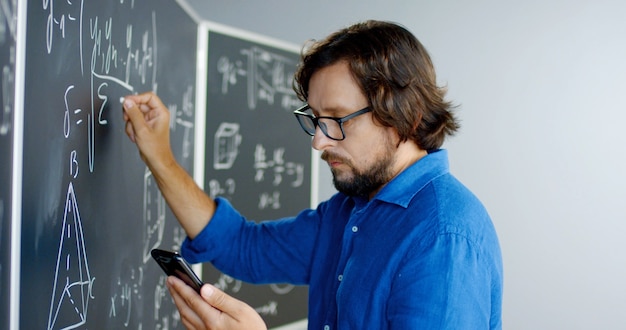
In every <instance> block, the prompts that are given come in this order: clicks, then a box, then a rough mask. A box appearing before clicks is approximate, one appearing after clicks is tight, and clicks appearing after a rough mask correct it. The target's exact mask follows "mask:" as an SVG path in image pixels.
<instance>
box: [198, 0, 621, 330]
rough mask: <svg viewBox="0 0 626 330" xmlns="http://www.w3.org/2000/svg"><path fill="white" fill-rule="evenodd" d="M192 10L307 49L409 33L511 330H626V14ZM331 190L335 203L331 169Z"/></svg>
mask: <svg viewBox="0 0 626 330" xmlns="http://www.w3.org/2000/svg"><path fill="white" fill-rule="evenodd" d="M188 2H189V4H190V5H191V6H192V7H194V8H196V9H197V11H198V14H199V15H200V16H201V17H203V18H205V19H208V20H211V21H214V22H219V23H223V24H227V25H230V26H234V27H237V28H242V29H245V30H250V31H254V32H257V33H261V34H264V35H268V36H271V37H274V38H278V39H282V40H285V41H289V42H292V43H297V44H301V43H302V42H303V41H305V40H306V39H308V38H322V37H324V36H325V35H326V34H327V33H329V32H332V31H334V30H336V29H337V28H340V27H343V26H345V25H348V24H350V23H353V22H355V21H359V20H363V19H367V18H376V19H385V20H393V21H397V22H400V23H402V24H404V25H405V26H407V27H408V28H409V29H410V30H411V31H413V32H414V33H415V34H416V35H417V36H418V38H419V39H420V40H421V41H422V42H423V43H424V44H425V46H426V47H427V49H429V51H430V53H431V55H432V57H433V59H434V62H435V65H436V67H437V69H438V72H439V80H440V81H441V83H445V84H447V85H448V87H449V96H450V98H451V99H452V100H453V101H455V102H457V103H458V104H459V105H460V107H459V109H458V114H459V116H460V118H461V120H462V125H463V127H462V129H461V132H460V133H459V134H458V135H457V136H456V137H454V138H453V139H452V140H450V141H449V142H448V143H447V144H446V147H447V148H448V149H450V154H451V163H452V164H451V166H452V171H453V173H455V174H456V175H457V176H458V177H459V178H460V179H461V180H462V181H463V182H465V183H466V184H467V185H468V186H469V187H470V188H471V189H472V190H473V191H474V192H475V193H476V194H477V195H478V196H479V197H480V198H481V200H482V201H483V202H484V203H485V205H486V206H487V208H488V209H489V211H490V213H491V215H492V217H493V220H494V223H495V225H496V227H497V230H498V233H499V237H500V241H501V245H502V249H503V257H504V265H505V293H504V323H505V329H617V328H624V327H625V326H626V321H624V313H625V312H626V253H625V252H626V239H625V238H626V174H625V173H623V172H624V170H625V169H626V147H625V146H624V144H625V143H626V130H625V129H622V126H624V123H626V100H625V95H626V2H623V1H609V0H600V1H591V0H589V1H582V0H579V1H565V0H557V1H547V0H544V1H539V0H528V1H498V0H482V1H472V2H470V1H463V0H458V1H452V0H444V1H425V0H415V1H391V0H387V1H356V0H344V1H330V0H322V1H303V0H289V1H287V0H280V1H279V0H269V1H215V0H188ZM294 124H295V123H294ZM321 180H322V182H321V198H325V197H327V196H329V195H330V194H332V193H333V188H332V184H331V180H330V175H329V172H328V170H327V168H326V166H325V164H323V165H322V179H321Z"/></svg>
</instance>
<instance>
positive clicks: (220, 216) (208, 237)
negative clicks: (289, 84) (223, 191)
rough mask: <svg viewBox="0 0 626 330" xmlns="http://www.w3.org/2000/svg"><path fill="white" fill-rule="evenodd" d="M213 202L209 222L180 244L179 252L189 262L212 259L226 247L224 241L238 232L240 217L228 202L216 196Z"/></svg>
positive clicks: (229, 240)
mask: <svg viewBox="0 0 626 330" xmlns="http://www.w3.org/2000/svg"><path fill="white" fill-rule="evenodd" d="M215 204H216V208H215V213H214V214H213V217H212V218H211V220H210V221H209V223H208V224H207V225H206V226H205V227H204V229H202V231H201V232H200V233H199V234H198V236H196V237H195V238H194V239H193V240H192V239H190V238H189V237H187V238H185V241H184V242H183V244H182V246H181V250H180V254H181V255H182V256H183V257H184V258H185V259H186V260H187V261H189V263H192V264H195V263H199V262H208V261H213V259H214V258H216V257H217V256H219V255H221V254H222V251H221V249H224V248H226V249H228V247H226V246H227V244H225V243H226V242H232V241H233V240H232V239H231V238H230V236H232V235H233V234H236V233H237V232H239V230H238V229H237V228H238V227H239V226H238V224H240V223H241V222H240V221H237V220H238V219H242V217H241V215H240V214H239V213H238V212H237V211H236V210H235V209H234V208H233V206H232V205H231V204H230V202H228V200H226V199H224V198H221V197H217V198H215ZM241 221H243V220H241Z"/></svg>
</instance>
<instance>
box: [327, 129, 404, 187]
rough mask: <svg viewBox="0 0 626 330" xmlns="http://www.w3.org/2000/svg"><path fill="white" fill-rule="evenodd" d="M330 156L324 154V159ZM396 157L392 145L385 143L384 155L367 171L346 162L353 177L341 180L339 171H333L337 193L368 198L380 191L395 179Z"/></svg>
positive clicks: (368, 167)
mask: <svg viewBox="0 0 626 330" xmlns="http://www.w3.org/2000/svg"><path fill="white" fill-rule="evenodd" d="M328 158H330V155H329V154H327V153H326V152H324V153H323V154H322V159H324V160H326V159H328ZM394 161H395V157H394V154H393V147H392V145H391V144H390V143H388V141H387V143H385V146H384V150H383V153H382V155H379V157H377V158H376V159H375V160H374V163H373V164H372V165H369V166H367V168H366V169H363V170H359V169H357V168H356V167H355V166H354V164H352V163H347V162H344V163H345V164H346V165H348V166H350V168H351V169H352V173H353V176H352V177H351V178H348V179H339V178H338V177H339V173H338V171H339V170H336V169H331V172H332V174H333V185H334V186H335V189H337V191H339V192H341V193H344V194H346V195H348V196H353V197H368V196H369V195H370V194H371V193H373V192H374V191H376V190H378V189H380V187H382V186H383V185H385V184H386V183H387V182H389V181H391V179H392V178H393V176H394V174H393V170H392V168H393V166H392V165H393V163H394Z"/></svg>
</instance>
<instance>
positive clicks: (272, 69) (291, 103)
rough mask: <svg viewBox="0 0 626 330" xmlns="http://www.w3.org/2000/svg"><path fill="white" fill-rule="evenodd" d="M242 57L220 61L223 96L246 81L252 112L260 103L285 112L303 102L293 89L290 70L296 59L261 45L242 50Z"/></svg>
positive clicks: (223, 58) (218, 65)
mask: <svg viewBox="0 0 626 330" xmlns="http://www.w3.org/2000/svg"><path fill="white" fill-rule="evenodd" d="M240 55H242V57H240V58H235V59H233V58H229V57H228V56H222V57H220V58H219V60H218V61H217V71H218V72H219V73H220V75H221V92H222V94H228V92H229V88H230V86H233V85H237V84H238V83H239V82H240V81H243V83H245V86H246V91H247V93H246V96H247V101H248V102H247V103H248V108H249V109H250V110H254V109H256V107H257V103H258V102H265V103H266V104H270V105H273V104H278V105H279V106H280V107H282V108H284V109H292V108H295V107H297V106H298V104H300V103H301V102H300V101H299V100H298V98H297V97H296V96H295V94H294V92H293V89H292V88H291V81H292V78H293V72H292V71H289V70H288V68H293V67H295V65H296V63H295V62H294V60H293V59H290V58H288V57H285V56H282V55H279V54H277V53H275V52H272V51H269V50H266V49H263V48H261V47H257V46H252V47H250V48H245V49H242V50H241V52H240Z"/></svg>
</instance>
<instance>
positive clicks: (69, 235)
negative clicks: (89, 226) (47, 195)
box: [48, 183, 95, 330]
mask: <svg viewBox="0 0 626 330" xmlns="http://www.w3.org/2000/svg"><path fill="white" fill-rule="evenodd" d="M62 228H63V230H62V232H61V238H60V240H59V242H60V244H59V251H58V254H57V263H56V270H55V272H54V286H53V291H52V300H51V302H50V314H49V316H48V330H51V329H73V328H76V327H79V326H81V325H83V324H85V322H86V320H87V312H88V307H89V300H90V299H94V296H93V295H92V286H93V282H94V281H95V277H92V276H91V274H90V273H89V264H88V261H87V253H86V251H85V237H84V236H83V225H82V221H81V218H80V212H79V210H78V204H77V203H76V195H75V194H74V186H73V185H72V183H70V185H69V187H68V190H67V198H66V201H65V211H64V214H63V224H62ZM62 310H63V311H65V312H66V313H64V315H66V316H65V317H64V318H63V319H60V320H59V319H57V316H58V315H59V313H60V312H61V311H62ZM67 311H70V312H69V313H67ZM72 311H73V312H72ZM67 315H72V316H73V317H72V318H68V317H67Z"/></svg>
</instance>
